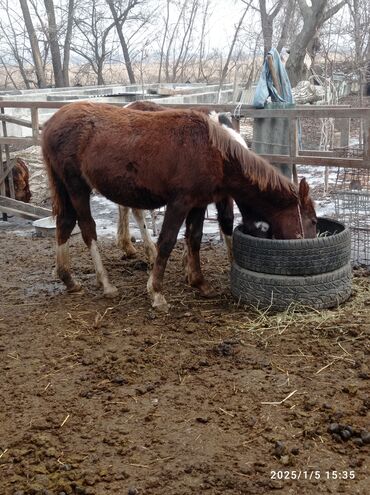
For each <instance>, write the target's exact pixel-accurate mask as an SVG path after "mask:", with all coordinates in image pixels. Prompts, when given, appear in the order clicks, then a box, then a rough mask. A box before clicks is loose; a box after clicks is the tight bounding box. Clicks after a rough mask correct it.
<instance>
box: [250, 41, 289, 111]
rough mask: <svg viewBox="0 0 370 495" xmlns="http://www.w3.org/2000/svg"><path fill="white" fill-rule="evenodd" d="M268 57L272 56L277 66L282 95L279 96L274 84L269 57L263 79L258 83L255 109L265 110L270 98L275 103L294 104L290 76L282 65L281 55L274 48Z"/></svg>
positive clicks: (265, 64)
mask: <svg viewBox="0 0 370 495" xmlns="http://www.w3.org/2000/svg"><path fill="white" fill-rule="evenodd" d="M268 55H272V57H273V60H274V65H275V71H276V75H277V76H278V77H279V80H280V85H281V90H282V94H281V95H279V93H278V92H277V89H276V88H275V86H274V84H273V82H272V76H271V73H270V68H269V66H268V62H267V57H266V60H265V62H264V64H263V68H262V73H261V77H260V79H259V81H258V84H257V87H256V92H255V94H254V99H253V106H254V107H255V108H264V106H265V103H266V101H267V98H268V97H269V96H270V97H271V100H272V101H273V102H279V103H289V104H292V103H294V100H293V95H292V87H291V85H290V81H289V77H288V74H287V72H286V70H285V67H284V64H283V63H282V61H281V59H280V56H279V53H278V51H277V50H276V48H272V49H271V50H270V51H269V52H268Z"/></svg>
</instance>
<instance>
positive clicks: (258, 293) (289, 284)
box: [231, 262, 352, 311]
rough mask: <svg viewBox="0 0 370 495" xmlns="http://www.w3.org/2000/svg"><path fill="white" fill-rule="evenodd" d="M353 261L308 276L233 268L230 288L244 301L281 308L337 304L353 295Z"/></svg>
mask: <svg viewBox="0 0 370 495" xmlns="http://www.w3.org/2000/svg"><path fill="white" fill-rule="evenodd" d="M351 274H352V270H351V264H350V263H347V264H346V265H345V266H343V267H341V268H339V269H338V270H335V271H332V272H328V273H322V274H319V275H310V276H306V277H297V276H294V277H285V276H281V275H267V274H265V273H257V272H253V271H251V270H246V269H245V268H240V266H238V265H237V264H236V263H235V262H234V263H233V265H232V268H231V292H232V294H233V295H234V296H235V297H236V298H237V299H238V300H239V301H241V302H243V303H245V304H248V305H251V306H255V307H258V308H261V309H266V308H271V310H276V311H281V310H284V309H286V308H288V306H289V305H290V304H292V303H299V304H302V305H304V306H310V307H311V308H317V309H323V308H331V307H334V306H338V305H339V304H341V303H342V302H344V301H345V300H346V299H348V298H349V296H350V295H351Z"/></svg>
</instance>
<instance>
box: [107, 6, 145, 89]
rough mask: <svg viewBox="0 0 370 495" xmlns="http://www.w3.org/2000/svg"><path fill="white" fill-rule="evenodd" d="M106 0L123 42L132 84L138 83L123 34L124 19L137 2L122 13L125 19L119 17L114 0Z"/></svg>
mask: <svg viewBox="0 0 370 495" xmlns="http://www.w3.org/2000/svg"><path fill="white" fill-rule="evenodd" d="M106 1H107V4H108V5H109V8H110V11H111V13H112V16H113V20H114V25H115V28H116V31H117V34H118V38H119V41H120V43H121V48H122V53H123V58H124V60H125V65H126V70H127V74H128V78H129V80H130V83H131V84H136V79H135V74H134V71H133V69H132V64H131V58H130V53H129V50H128V46H127V43H126V39H125V37H124V35H123V29H122V27H123V23H124V21H125V20H126V17H127V14H128V13H129V11H130V10H131V9H132V8H134V7H135V5H136V4H137V2H132V4H131V5H129V6H128V7H127V9H126V12H125V13H124V14H123V15H122V18H123V19H122V20H120V19H119V17H118V13H117V10H116V8H115V6H114V3H113V0H106Z"/></svg>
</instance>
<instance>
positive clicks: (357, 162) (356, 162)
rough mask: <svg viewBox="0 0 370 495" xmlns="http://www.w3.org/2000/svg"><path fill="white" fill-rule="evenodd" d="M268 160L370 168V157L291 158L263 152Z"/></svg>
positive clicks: (320, 165) (272, 161)
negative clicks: (363, 158) (364, 158)
mask: <svg viewBox="0 0 370 495" xmlns="http://www.w3.org/2000/svg"><path fill="white" fill-rule="evenodd" d="M260 156H263V158H265V159H266V160H267V161H269V162H271V163H287V164H293V163H294V161H295V163H297V164H298V165H312V166H319V167H322V166H328V167H346V168H370V159H366V160H362V159H360V158H338V157H332V156H330V157H318V156H301V155H299V156H297V157H296V158H294V159H293V158H291V157H290V156H289V155H267V154H261V155H260Z"/></svg>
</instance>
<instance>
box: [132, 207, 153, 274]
mask: <svg viewBox="0 0 370 495" xmlns="http://www.w3.org/2000/svg"><path fill="white" fill-rule="evenodd" d="M132 213H133V215H134V217H135V220H136V223H137V225H138V227H139V229H140V234H141V238H142V240H143V243H144V250H145V254H146V256H147V258H148V260H149V264H150V265H153V264H154V261H155V259H156V257H157V248H156V245H155V244H154V242H153V240H152V238H151V237H150V234H149V232H148V228H147V225H146V222H145V218H144V210H137V209H135V208H133V209H132Z"/></svg>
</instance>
